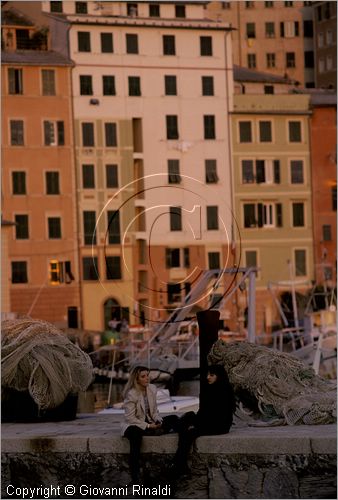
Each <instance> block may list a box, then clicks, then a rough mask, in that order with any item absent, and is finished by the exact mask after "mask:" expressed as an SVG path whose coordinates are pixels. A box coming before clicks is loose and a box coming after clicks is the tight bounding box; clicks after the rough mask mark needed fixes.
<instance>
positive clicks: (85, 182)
mask: <svg viewBox="0 0 338 500" xmlns="http://www.w3.org/2000/svg"><path fill="white" fill-rule="evenodd" d="M82 187H83V189H94V188H95V173H94V165H82Z"/></svg>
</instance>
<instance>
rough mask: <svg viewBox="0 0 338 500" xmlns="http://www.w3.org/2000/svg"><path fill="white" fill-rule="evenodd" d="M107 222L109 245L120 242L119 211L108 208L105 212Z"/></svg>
mask: <svg viewBox="0 0 338 500" xmlns="http://www.w3.org/2000/svg"><path fill="white" fill-rule="evenodd" d="M107 224H108V231H107V232H108V243H109V245H113V244H115V243H121V230H120V212H119V211H118V210H112V211H111V210H109V211H108V212H107Z"/></svg>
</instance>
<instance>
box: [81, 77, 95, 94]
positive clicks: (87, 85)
mask: <svg viewBox="0 0 338 500" xmlns="http://www.w3.org/2000/svg"><path fill="white" fill-rule="evenodd" d="M80 94H81V95H93V85H92V77H91V75H80Z"/></svg>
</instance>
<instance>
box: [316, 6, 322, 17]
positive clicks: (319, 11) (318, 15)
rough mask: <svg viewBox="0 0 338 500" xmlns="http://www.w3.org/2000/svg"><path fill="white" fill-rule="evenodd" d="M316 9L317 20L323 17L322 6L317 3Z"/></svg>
mask: <svg viewBox="0 0 338 500" xmlns="http://www.w3.org/2000/svg"><path fill="white" fill-rule="evenodd" d="M316 11H317V21H321V20H322V19H323V16H322V6H321V5H319V6H318V7H317V9H316Z"/></svg>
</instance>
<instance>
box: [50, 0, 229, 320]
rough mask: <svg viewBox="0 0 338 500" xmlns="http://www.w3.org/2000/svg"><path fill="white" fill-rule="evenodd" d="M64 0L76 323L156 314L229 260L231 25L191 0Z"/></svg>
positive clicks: (56, 21)
mask: <svg viewBox="0 0 338 500" xmlns="http://www.w3.org/2000/svg"><path fill="white" fill-rule="evenodd" d="M43 4H44V9H45V10H46V11H50V6H49V3H48V2H44V3H43ZM63 6H64V8H63V14H61V13H58V14H56V15H55V14H51V15H50V25H51V37H52V43H53V46H54V47H55V48H58V49H60V48H61V47H62V46H65V45H64V40H65V39H66V33H68V35H67V36H68V40H69V53H68V55H69V57H70V58H71V59H72V60H73V61H74V62H75V67H74V69H73V72H72V78H73V94H74V98H73V105H74V126H75V148H76V169H77V182H78V217H79V224H80V253H81V261H82V300H83V314H84V316H83V318H84V324H85V327H86V328H92V329H97V330H98V329H102V328H104V327H106V326H107V323H108V320H109V319H111V318H112V317H113V316H116V315H119V316H120V317H123V316H124V315H125V316H126V317H127V319H128V320H129V321H130V323H140V322H141V321H143V320H144V318H145V319H146V320H149V321H150V322H151V321H157V320H158V319H161V318H165V317H167V315H168V310H170V309H172V308H173V307H175V305H177V304H179V303H180V302H181V300H183V299H184V297H185V296H186V294H187V293H188V292H189V290H190V288H191V287H192V286H193V285H194V283H195V282H196V280H197V278H198V276H199V274H200V272H201V270H204V269H209V268H210V267H211V268H218V267H222V266H225V265H229V264H230V261H231V265H232V259H233V255H232V254H230V251H229V249H230V248H231V243H232V241H233V227H232V223H233V221H232V213H231V207H232V179H231V152H230V148H231V146H230V127H229V124H228V113H229V110H230V109H231V107H232V93H233V76H232V58H231V40H230V31H229V29H228V25H227V24H225V23H218V22H215V21H208V20H204V19H203V17H204V5H203V3H201V2H186V5H183V4H182V5H179V8H177V6H176V4H173V3H168V4H167V3H159V4H156V8H155V9H154V5H153V2H139V3H138V4H137V5H136V4H135V5H134V4H133V6H132V7H133V9H132V10H130V9H131V7H130V2H104V3H102V5H101V6H100V8H98V6H97V3H96V2H88V5H87V14H82V15H77V14H76V12H75V9H76V5H75V2H65V3H64V4H63ZM94 227H95V228H96V239H94V241H93V239H91V237H90V235H91V234H92V233H93V229H94ZM86 232H87V236H86ZM93 256H94V259H95V260H94V262H97V266H96V269H97V270H98V273H97V272H96V270H95V269H92V268H90V269H89V268H86V267H85V266H86V265H88V266H89V267H90V266H92V264H90V262H92V257H93ZM107 259H108V260H107ZM109 266H111V268H110V269H107V267H109ZM209 300H210V297H209V296H208V297H207V298H206V303H207V304H208V303H209V302H208V301H209ZM93 311H95V313H94V314H93Z"/></svg>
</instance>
